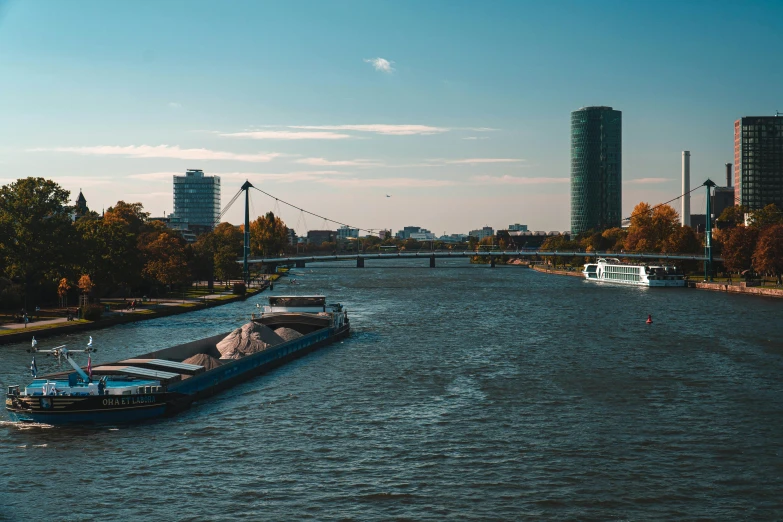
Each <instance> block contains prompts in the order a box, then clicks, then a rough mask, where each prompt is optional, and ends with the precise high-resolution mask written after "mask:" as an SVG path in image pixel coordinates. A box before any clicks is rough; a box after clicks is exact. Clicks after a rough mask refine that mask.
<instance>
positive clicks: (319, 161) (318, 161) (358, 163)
mask: <svg viewBox="0 0 783 522" xmlns="http://www.w3.org/2000/svg"><path fill="white" fill-rule="evenodd" d="M296 163H301V164H303V165H313V166H317V167H379V166H382V164H381V163H378V162H375V161H372V160H366V159H353V160H334V161H333V160H328V159H325V158H302V159H299V160H296Z"/></svg>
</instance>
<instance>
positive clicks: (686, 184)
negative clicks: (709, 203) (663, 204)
mask: <svg viewBox="0 0 783 522" xmlns="http://www.w3.org/2000/svg"><path fill="white" fill-rule="evenodd" d="M690 191H691V151H689V150H684V151H682V193H683V194H685V195H684V196H683V197H682V209H681V210H682V211H681V212H680V223H682V225H683V226H691V195H690V194H689V192H690Z"/></svg>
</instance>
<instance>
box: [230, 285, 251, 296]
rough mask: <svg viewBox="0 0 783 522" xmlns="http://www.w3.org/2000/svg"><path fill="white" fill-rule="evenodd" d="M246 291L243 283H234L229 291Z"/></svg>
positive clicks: (235, 293)
mask: <svg viewBox="0 0 783 522" xmlns="http://www.w3.org/2000/svg"><path fill="white" fill-rule="evenodd" d="M246 292H247V287H245V283H234V286H233V288H232V289H231V293H232V294H234V295H245V293H246Z"/></svg>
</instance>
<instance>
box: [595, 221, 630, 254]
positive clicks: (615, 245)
mask: <svg viewBox="0 0 783 522" xmlns="http://www.w3.org/2000/svg"><path fill="white" fill-rule="evenodd" d="M627 235H628V232H627V231H625V230H623V229H622V228H619V227H615V228H610V229H608V230H604V232H603V234H601V236H602V237H603V238H604V245H606V247H605V250H613V251H615V252H619V251H620V250H622V249H623V247H624V242H625V237H626V236H627Z"/></svg>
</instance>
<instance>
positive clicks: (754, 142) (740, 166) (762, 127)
mask: <svg viewBox="0 0 783 522" xmlns="http://www.w3.org/2000/svg"><path fill="white" fill-rule="evenodd" d="M734 203H735V204H737V205H744V206H746V207H747V208H748V209H750V210H758V209H760V208H763V207H765V206H767V205H769V204H770V203H774V204H775V205H777V206H778V207H783V114H780V115H778V116H746V117H744V118H740V119H739V120H737V121H735V122H734Z"/></svg>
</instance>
